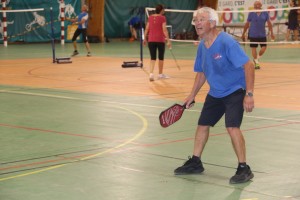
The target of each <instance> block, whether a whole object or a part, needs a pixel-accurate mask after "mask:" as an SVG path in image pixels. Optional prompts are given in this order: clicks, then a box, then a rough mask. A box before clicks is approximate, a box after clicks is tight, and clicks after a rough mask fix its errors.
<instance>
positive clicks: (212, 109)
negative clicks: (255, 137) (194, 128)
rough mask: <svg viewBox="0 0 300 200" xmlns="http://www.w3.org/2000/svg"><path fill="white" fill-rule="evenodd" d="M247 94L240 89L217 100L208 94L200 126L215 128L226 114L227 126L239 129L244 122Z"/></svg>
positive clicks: (200, 118) (199, 121)
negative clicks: (244, 103) (244, 104)
mask: <svg viewBox="0 0 300 200" xmlns="http://www.w3.org/2000/svg"><path fill="white" fill-rule="evenodd" d="M245 93H246V92H245V90H244V89H239V90H237V91H235V92H233V93H232V94H230V95H228V96H226V97H223V98H215V97H212V96H211V95H209V94H208V95H207V96H206V99H205V102H204V105H203V108H202V112H201V114H200V117H199V120H198V125H203V126H214V125H215V124H216V123H217V122H218V121H219V120H220V119H221V118H222V116H223V115H224V114H225V126H226V127H227V128H228V127H238V128H239V127H240V126H241V124H242V120H243V114H244V106H243V102H244V97H245Z"/></svg>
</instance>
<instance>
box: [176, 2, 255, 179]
mask: <svg viewBox="0 0 300 200" xmlns="http://www.w3.org/2000/svg"><path fill="white" fill-rule="evenodd" d="M218 20H219V18H218V14H217V12H216V11H215V10H213V9H212V8H208V7H202V8H200V9H198V11H197V15H196V17H195V19H194V22H195V28H196V31H197V34H198V35H199V37H200V38H201V41H200V43H199V46H198V50H197V55H196V60H195V64H194V71H195V72H196V76H195V81H194V85H193V87H192V90H191V93H190V94H189V95H188V97H187V98H186V99H185V102H184V103H185V104H186V108H190V107H191V106H192V105H193V102H194V99H195V98H196V95H197V94H198V92H199V91H200V89H201V88H202V86H203V85H204V84H205V82H207V83H208V85H209V86H210V89H209V92H208V94H207V96H206V99H205V102H204V105H203V108H202V111H201V114H200V117H199V120H198V126H197V129H196V133H195V140H194V150H193V156H192V157H189V159H188V160H187V161H186V162H185V163H184V164H183V165H182V166H180V167H178V168H176V169H175V170H174V173H175V175H184V174H199V173H202V172H203V171H204V167H203V164H202V162H201V156H202V153H203V150H204V147H205V144H206V143H207V141H208V137H209V131H210V127H213V126H214V125H215V124H216V123H217V122H218V121H219V120H220V119H221V118H222V117H223V115H225V125H226V129H227V132H228V134H229V136H230V138H231V142H232V145H233V149H234V152H235V154H236V156H237V161H238V167H237V171H236V173H235V175H234V176H232V177H231V178H230V183H231V184H235V183H243V182H247V181H249V180H250V179H252V178H253V177H254V175H253V173H252V172H251V169H250V167H249V165H247V163H246V147H245V140H244V137H243V134H242V132H241V129H240V126H241V123H242V119H243V113H244V111H246V112H252V110H253V108H254V98H253V90H254V64H253V62H252V61H251V60H250V59H249V57H248V56H247V55H246V54H245V52H244V51H243V50H242V48H241V47H240V45H239V43H238V42H237V41H236V40H234V38H232V37H231V36H230V35H229V34H227V33H225V32H221V31H219V30H218V29H217V24H218Z"/></svg>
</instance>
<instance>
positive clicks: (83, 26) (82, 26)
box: [78, 12, 89, 29]
mask: <svg viewBox="0 0 300 200" xmlns="http://www.w3.org/2000/svg"><path fill="white" fill-rule="evenodd" d="M82 19H85V22H84V23H83V24H78V29H86V28H87V25H88V19H89V14H88V13H86V12H82V13H80V14H79V15H78V22H81V20H82Z"/></svg>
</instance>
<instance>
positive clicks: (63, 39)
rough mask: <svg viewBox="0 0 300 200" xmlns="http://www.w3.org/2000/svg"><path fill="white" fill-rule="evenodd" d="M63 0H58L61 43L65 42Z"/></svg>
mask: <svg viewBox="0 0 300 200" xmlns="http://www.w3.org/2000/svg"><path fill="white" fill-rule="evenodd" d="M65 6H66V5H65V2H64V0H60V6H59V7H60V11H59V12H60V21H61V22H60V26H61V29H60V30H61V35H60V43H61V44H62V45H64V44H65Z"/></svg>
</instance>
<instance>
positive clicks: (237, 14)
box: [145, 1, 300, 44]
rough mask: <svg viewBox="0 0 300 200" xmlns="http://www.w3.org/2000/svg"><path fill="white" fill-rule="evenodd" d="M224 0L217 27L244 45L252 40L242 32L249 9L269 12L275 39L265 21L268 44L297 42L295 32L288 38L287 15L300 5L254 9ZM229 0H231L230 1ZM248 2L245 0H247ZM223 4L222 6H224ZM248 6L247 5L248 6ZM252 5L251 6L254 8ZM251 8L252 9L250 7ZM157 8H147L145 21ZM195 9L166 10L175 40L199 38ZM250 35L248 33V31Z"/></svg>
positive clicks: (172, 37) (171, 36) (168, 24)
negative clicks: (247, 39) (245, 38)
mask: <svg viewBox="0 0 300 200" xmlns="http://www.w3.org/2000/svg"><path fill="white" fill-rule="evenodd" d="M222 2H225V1H219V6H218V8H219V10H217V13H218V15H219V24H218V25H217V27H218V29H219V30H221V31H225V32H227V33H229V34H230V35H232V36H233V37H234V38H235V39H236V40H237V41H239V42H240V43H241V44H247V43H250V42H249V41H242V38H241V36H242V33H243V29H244V25H245V23H246V22H247V17H248V14H249V13H250V12H258V11H260V12H268V14H269V17H270V20H271V23H272V26H273V33H274V36H275V41H271V37H270V36H271V35H270V32H269V29H268V27H267V23H266V33H267V39H268V41H267V43H287V44H288V43H295V42H297V41H296V38H294V33H293V32H292V33H291V35H290V36H288V37H286V33H287V25H286V23H287V21H288V15H289V12H290V11H291V10H296V9H300V7H292V8H291V7H289V6H288V2H286V3H285V4H282V5H280V6H281V7H279V6H278V5H276V6H277V7H275V6H273V5H264V6H263V7H266V8H265V9H264V8H263V9H262V10H254V9H253V5H252V3H251V5H250V4H249V3H250V2H248V4H249V5H246V6H244V7H236V8H233V7H232V6H230V5H226V4H222ZM227 2H228V1H227ZM245 4H246V2H245ZM222 5H223V6H222ZM247 6H248V7H247ZM251 6H252V7H251ZM248 8H250V9H248ZM154 10H155V9H154V8H149V7H148V8H146V15H145V16H146V21H147V19H148V17H149V16H150V15H151V14H153V13H154ZM194 12H195V10H178V9H166V10H165V16H166V19H167V28H168V31H169V34H170V38H171V40H172V41H176V42H195V40H198V36H197V33H196V31H195V27H194V24H193V14H194ZM246 34H247V33H246Z"/></svg>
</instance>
